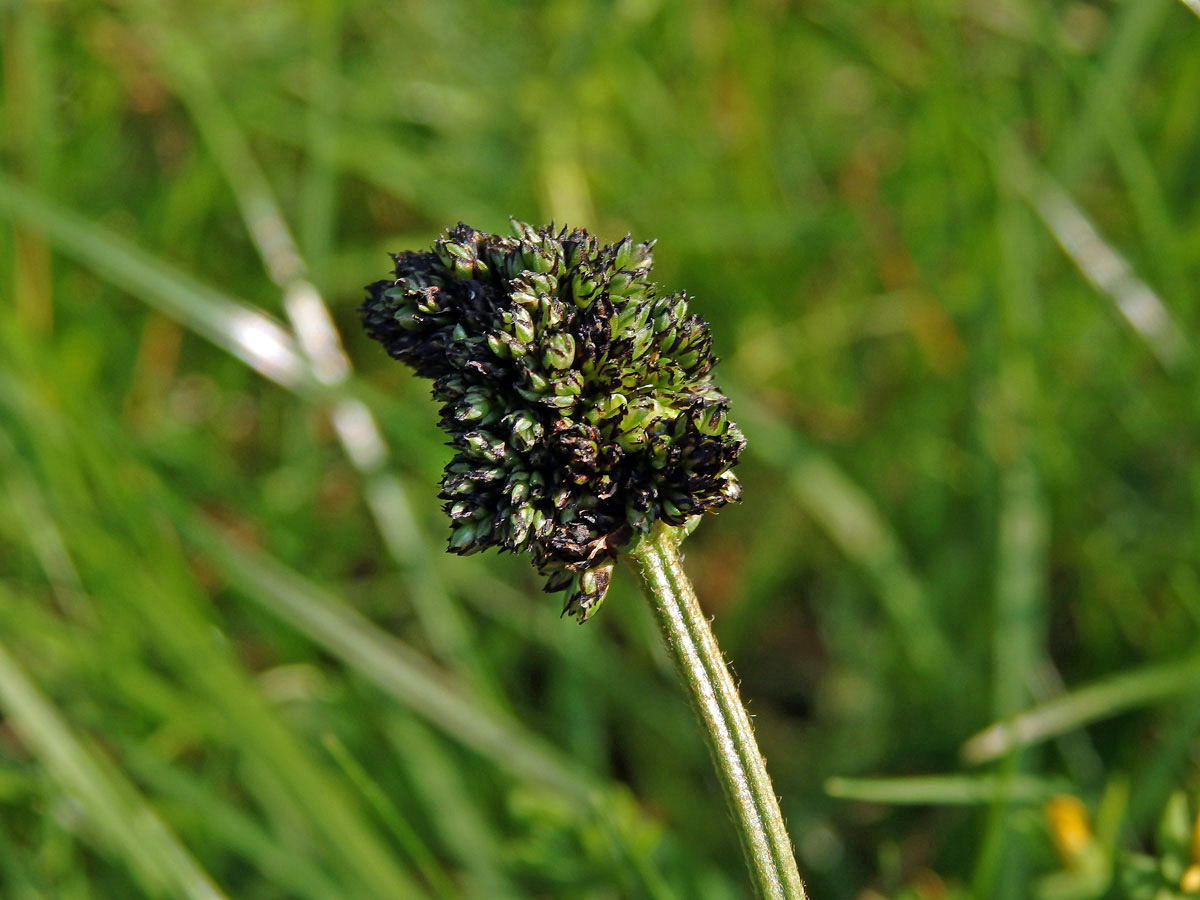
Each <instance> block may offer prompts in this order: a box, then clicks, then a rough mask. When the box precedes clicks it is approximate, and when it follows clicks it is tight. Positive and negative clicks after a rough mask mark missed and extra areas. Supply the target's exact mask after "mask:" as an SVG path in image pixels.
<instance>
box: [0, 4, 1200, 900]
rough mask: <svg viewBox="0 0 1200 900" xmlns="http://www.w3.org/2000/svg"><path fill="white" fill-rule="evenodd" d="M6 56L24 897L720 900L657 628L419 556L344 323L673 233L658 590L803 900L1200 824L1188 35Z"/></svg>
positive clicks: (1056, 29) (494, 31) (256, 34)
mask: <svg viewBox="0 0 1200 900" xmlns="http://www.w3.org/2000/svg"><path fill="white" fill-rule="evenodd" d="M0 55H2V57H0V62H2V72H3V83H2V85H0V89H2V93H0V154H2V155H0V219H2V220H3V222H4V224H3V226H2V227H0V286H2V287H0V300H3V306H2V307H0V308H2V309H3V313H2V314H0V715H2V717H3V718H2V719H0V895H2V896H4V897H5V898H8V897H10V896H11V897H16V898H21V900H25V898H75V897H79V898H83V897H121V898H125V897H141V896H145V897H188V898H215V897H222V896H228V897H234V898H264V900H267V898H284V897H288V898H290V897H306V898H335V897H352V898H369V897H389V898H390V897H409V896H412V897H439V898H442V897H485V898H493V897H495V898H505V897H556V898H558V897H563V898H573V897H578V898H588V900H593V898H594V900H600V898H608V897H614V898H615V897H653V898H670V897H678V898H684V897H688V898H690V897H703V898H714V900H719V898H735V897H743V896H745V891H746V886H745V881H744V879H743V876H742V874H741V867H740V860H739V859H738V850H737V846H736V840H735V838H734V836H733V834H732V832H731V829H730V827H729V825H728V823H727V822H726V819H725V814H724V810H723V806H722V804H721V802H720V799H719V796H718V788H717V785H716V783H715V781H713V780H712V778H711V777H710V776H709V775H708V773H707V760H706V759H705V756H704V750H703V747H702V744H701V741H700V737H699V735H698V734H697V732H696V730H695V728H694V727H693V726H692V724H691V722H690V719H689V718H688V713H687V710H686V708H685V706H684V703H683V701H682V698H681V697H680V696H679V695H678V693H677V691H676V690H675V685H674V684H673V681H672V678H671V672H670V667H669V665H668V663H667V661H666V660H665V658H664V657H663V655H662V653H661V651H660V650H659V648H658V647H657V645H656V642H655V641H656V638H655V635H654V633H653V629H652V626H651V623H650V621H649V619H648V616H647V614H646V612H645V611H644V610H643V609H642V606H641V604H640V600H639V598H638V597H637V596H636V594H635V592H634V591H633V589H632V585H631V584H629V583H628V582H626V581H624V580H622V581H621V582H620V583H618V584H617V585H616V586H615V588H614V591H613V594H612V596H611V598H610V599H609V601H608V602H607V603H606V605H605V608H604V610H603V613H602V614H601V615H599V616H597V618H596V619H595V620H594V621H593V622H591V623H589V624H588V625H587V626H586V627H583V628H578V627H575V626H574V625H573V624H569V623H566V622H562V621H560V620H559V619H558V609H557V605H556V601H555V600H554V599H553V598H549V597H545V596H542V595H540V594H539V593H538V592H537V589H536V588H537V586H536V583H535V580H534V579H533V578H531V577H530V572H529V569H528V566H527V565H526V563H525V562H524V561H523V560H513V559H510V558H500V557H493V556H490V555H488V556H484V557H482V558H481V557H471V558H466V559H459V558H455V557H449V556H447V555H445V554H443V553H442V552H441V548H442V534H443V532H444V530H445V528H444V524H443V522H442V521H441V518H440V517H441V514H440V512H439V510H438V504H437V502H436V499H435V495H436V481H437V478H438V473H439V471H440V468H441V465H442V464H443V461H444V460H443V456H444V453H445V449H444V448H443V447H442V446H441V444H440V441H441V438H440V436H439V435H438V434H437V432H436V429H435V427H434V419H435V416H434V415H433V410H432V404H431V403H430V401H429V400H428V397H427V394H426V387H425V385H424V384H422V383H419V382H417V381H415V380H414V379H412V378H410V377H409V376H408V374H407V373H406V372H405V371H403V370H402V367H400V366H395V365H392V364H390V362H389V361H388V360H387V359H386V358H384V357H383V356H382V354H380V353H379V352H378V349H377V348H376V347H374V346H369V345H368V342H367V341H366V340H365V338H364V337H363V336H362V335H361V334H360V333H359V329H358V326H357V321H356V318H357V316H356V307H357V304H358V302H359V299H360V296H361V291H360V287H359V286H360V285H362V284H365V283H366V282H368V281H371V280H374V279H376V278H378V277H381V275H382V273H383V272H385V271H386V266H387V258H386V252H387V251H389V250H399V249H404V248H410V247H416V246H420V245H424V244H427V243H428V242H429V241H430V240H431V239H432V238H433V237H434V236H435V235H436V234H437V233H438V232H439V231H440V230H441V229H442V228H443V227H445V226H447V225H450V224H452V223H454V222H456V221H458V220H459V219H462V220H465V221H467V222H469V223H471V224H472V225H475V226H477V227H481V228H487V229H490V230H502V229H504V228H505V227H506V224H507V217H508V216H509V215H514V216H517V217H520V218H522V219H525V220H529V221H537V222H540V221H545V220H550V219H556V220H557V221H559V222H569V223H571V224H572V225H573V224H583V225H586V226H588V227H589V228H591V229H592V230H594V231H596V232H598V233H599V234H600V235H601V236H602V237H604V238H606V239H615V238H617V237H620V236H621V235H623V234H625V233H626V232H632V233H633V234H634V235H635V236H636V237H639V238H650V237H655V238H658V239H659V241H660V243H659V245H658V247H657V250H656V261H657V272H658V279H659V281H660V282H661V283H662V284H664V285H666V286H668V287H669V288H671V289H680V288H686V289H687V290H688V291H689V293H692V294H694V295H695V297H696V300H695V306H696V309H697V310H698V311H699V312H701V313H702V314H703V315H705V316H706V317H707V318H709V319H710V320H711V321H712V323H713V332H714V335H715V338H716V343H717V349H718V353H719V354H720V355H721V356H722V357H723V362H722V363H721V366H720V368H719V370H718V371H719V372H720V373H721V374H720V378H719V379H718V380H719V381H720V382H721V383H722V385H723V386H725V387H727V388H728V390H729V393H730V395H731V396H732V397H734V399H735V403H736V407H735V410H736V416H735V417H736V418H738V420H739V421H740V423H741V424H742V425H743V427H744V430H745V431H746V433H747V436H748V438H749V441H750V444H749V448H748V451H747V454H746V459H745V462H744V464H743V466H742V468H741V470H740V471H741V474H742V476H743V480H744V483H745V502H744V503H743V504H742V505H741V506H740V507H738V508H736V509H731V510H727V511H724V512H722V514H721V515H720V516H718V517H716V518H714V519H712V520H711V521H709V522H707V523H705V525H704V527H703V528H701V529H699V531H698V532H697V533H696V535H695V536H694V537H693V538H691V539H690V541H689V544H688V557H689V558H688V564H689V566H690V567H691V569H692V571H693V574H694V576H695V577H696V580H697V582H698V584H699V586H700V594H701V599H702V602H704V603H705V605H706V607H707V608H708V609H709V610H711V612H712V613H713V614H714V616H715V617H716V621H715V627H716V629H717V632H718V636H719V638H720V639H721V641H722V642H723V645H724V646H725V649H726V651H727V652H728V653H729V654H730V656H731V658H732V660H733V662H734V666H735V669H736V671H737V674H738V676H739V677H740V679H741V682H742V689H743V692H744V694H745V696H746V698H747V699H748V701H749V703H750V706H751V710H752V712H754V713H755V716H756V723H757V728H758V731H759V735H760V740H761V742H762V745H763V749H764V752H765V754H766V756H767V758H768V763H769V766H770V768H771V770H772V773H773V776H774V779H775V782H776V787H777V789H778V790H779V792H780V793H781V795H782V798H783V805H784V811H785V814H786V815H787V817H788V820H789V824H790V826H791V829H792V832H793V835H794V837H795V839H796V841H797V846H798V851H799V860H800V866H801V870H802V872H803V873H804V875H805V877H806V879H807V880H808V882H809V886H810V889H811V892H812V894H813V896H815V897H817V898H821V897H852V896H855V895H856V894H857V893H859V892H861V891H864V890H872V891H879V892H882V893H883V894H895V893H898V892H900V891H901V889H902V886H903V885H905V884H910V883H911V884H915V885H916V887H915V888H913V890H914V891H916V893H915V894H912V895H911V896H922V897H932V896H935V893H936V892H935V888H936V886H937V885H941V884H945V885H950V886H951V888H950V890H957V889H958V888H961V889H962V890H964V891H969V892H970V894H971V895H972V896H977V897H1014V898H1015V897H1028V896H1039V897H1047V898H1048V897H1051V896H1058V895H1057V894H1053V891H1054V890H1060V887H1050V886H1048V885H1051V884H1054V885H1061V883H1062V879H1059V881H1058V882H1046V881H1044V880H1042V877H1043V876H1045V875H1047V874H1048V873H1051V872H1053V871H1054V870H1055V869H1056V868H1057V867H1058V866H1059V863H1058V862H1056V861H1055V858H1054V853H1053V840H1052V835H1051V834H1050V833H1048V829H1050V827H1051V826H1050V825H1049V824H1048V820H1047V819H1046V818H1045V817H1044V816H1043V815H1042V814H1041V812H1040V807H1039V804H1040V802H1041V801H1042V799H1043V798H1044V797H1045V796H1047V795H1048V794H1049V793H1051V792H1053V791H1060V790H1064V789H1066V790H1069V791H1071V792H1073V793H1076V794H1078V795H1079V796H1080V797H1081V798H1083V799H1084V801H1085V802H1086V803H1088V804H1089V805H1090V806H1092V808H1093V810H1095V811H1096V812H1097V813H1098V814H1099V815H1100V817H1101V819H1102V820H1106V819H1105V816H1107V817H1108V819H1115V820H1119V825H1117V826H1113V827H1112V828H1111V829H1108V830H1109V831H1111V832H1112V834H1113V835H1115V837H1114V838H1113V840H1115V841H1119V842H1120V843H1121V845H1122V846H1127V847H1135V846H1139V845H1140V842H1141V841H1142V840H1143V839H1144V837H1145V836H1146V835H1147V834H1148V833H1149V829H1150V828H1151V826H1152V824H1153V823H1154V822H1155V821H1156V820H1157V818H1158V814H1159V812H1160V810H1161V808H1162V806H1163V805H1164V803H1165V802H1166V798H1167V796H1168V795H1169V794H1170V792H1171V791H1172V790H1174V789H1176V788H1178V787H1185V788H1189V787H1190V788H1195V787H1196V786H1197V770H1196V765H1195V762H1196V758H1197V752H1198V750H1200V743H1198V742H1197V736H1198V734H1200V715H1198V714H1197V709H1198V708H1200V707H1198V706H1197V702H1196V701H1197V699H1198V698H1200V680H1197V676H1196V671H1197V669H1196V662H1195V660H1196V652H1197V650H1198V649H1200V627H1198V626H1200V543H1198V542H1197V534H1198V533H1200V532H1198V531H1197V529H1196V526H1195V522H1196V518H1197V505H1198V501H1200V465H1198V464H1197V462H1198V460H1200V427H1198V423H1200V415H1198V414H1200V404H1198V402H1197V397H1198V396H1200V377H1198V375H1200V373H1198V371H1197V358H1196V349H1195V337H1194V335H1195V333H1196V330H1197V323H1198V317H1200V303H1198V295H1200V291H1198V289H1197V284H1198V277H1200V262H1198V261H1200V212H1198V210H1200V202H1198V200H1200V120H1198V119H1197V117H1196V115H1195V108H1196V107H1195V98H1196V97H1197V96H1198V95H1200V19H1198V18H1197V17H1196V16H1194V15H1192V14H1191V13H1190V12H1189V10H1188V8H1187V7H1186V6H1185V5H1183V4H1181V3H1178V2H1172V0H1138V2H1136V3H1133V2H1128V3H1115V2H1114V3H1106V2H1097V3H1084V2H1073V3H1052V4H1042V5H1039V4H1032V3H1026V2H1023V0H1012V2H1007V3H1003V4H993V5H984V4H966V5H957V4H949V3H939V2H934V0H922V2H918V3H902V4H895V3H883V2H879V0H872V2H868V3H863V4H857V5H850V4H839V3H832V2H816V3H810V4H805V5H797V4H787V3H782V2H779V0H764V2H754V3H745V4H720V3H715V2H703V3H685V2H682V0H620V2H617V3H615V4H605V3H598V2H590V0H584V2H573V3H568V2H564V0H551V2H546V3H537V4H535V3H511V4H482V3H468V2H455V0H448V2H443V3H438V4H425V3H397V4H391V5H385V6H379V5H371V4H365V3H358V2H354V0H351V2H348V3H345V4H339V3H334V2H332V0H308V2H305V3H295V4H288V3H281V2H271V0H262V2H259V3H255V4H252V5H249V6H246V5H240V4H232V3H227V2H218V3H214V4H207V5H198V4H196V5H188V4H180V3H151V2H138V0H114V2H112V3H109V4H104V5H101V4H89V3H82V2H69V0H59V2H50V0H40V2H21V0H8V2H7V3H4V4H3V5H0ZM322 304H324V307H323V306H322ZM324 308H327V309H328V316H329V317H328V318H326V317H325V313H324V312H323V309H324ZM338 334H340V339H341V342H342V343H343V344H344V347H345V354H344V355H343V354H342V352H341V350H340V349H339V347H338V344H337V342H336V340H334V338H335V337H336V335H338ZM348 363H349V365H348ZM1026 710H1029V712H1028V713H1026V714H1024V715H1021V716H1018V717H1017V718H1016V719H1014V720H1013V724H1012V727H1011V729H1007V730H1006V729H1005V728H993V729H991V730H988V731H984V729H985V728H988V726H990V725H992V724H993V723H995V722H998V721H1001V720H1004V719H1006V718H1007V717H1009V716H1012V715H1014V714H1017V713H1021V712H1022V711H1026ZM976 735H977V736H976ZM973 736H976V737H974V738H973V739H972V737H973ZM968 739H971V740H970V741H969V742H968ZM875 776H890V777H889V778H881V779H879V780H870V779H872V778H874V777H875ZM904 776H922V777H921V778H905V777H904ZM938 776H944V777H938ZM827 779H835V780H833V781H830V782H829V791H828V792H827V791H826V789H825V788H826V780H827ZM862 779H867V780H862ZM1126 792H1127V796H1128V801H1127V802H1124V801H1120V799H1119V798H1121V797H1124V796H1126ZM1113 798H1118V799H1116V800H1114V799H1113ZM1114 809H1116V810H1117V811H1116V812H1115V813H1114V812H1112V810H1114ZM1103 810H1108V813H1104V812H1103ZM1106 821H1107V820H1106ZM1105 833H1108V832H1107V831H1106V832H1105ZM931 873H936V875H934V874H931ZM1058 874H1062V873H1058ZM1088 889H1089V890H1092V888H1090V887H1089V888H1088ZM931 891H934V892H935V893H930V892H931ZM1094 895H1096V894H1095V893H1092V894H1087V896H1094Z"/></svg>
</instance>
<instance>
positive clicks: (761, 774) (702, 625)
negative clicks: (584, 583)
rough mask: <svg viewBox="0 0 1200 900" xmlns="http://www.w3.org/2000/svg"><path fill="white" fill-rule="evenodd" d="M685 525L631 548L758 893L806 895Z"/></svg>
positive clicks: (770, 897)
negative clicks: (689, 571)
mask: <svg viewBox="0 0 1200 900" xmlns="http://www.w3.org/2000/svg"><path fill="white" fill-rule="evenodd" d="M682 532H683V529H681V528H671V527H668V526H665V525H658V526H656V527H655V529H654V530H653V531H652V532H650V534H648V535H647V536H646V537H644V538H643V539H642V540H641V541H640V542H639V543H638V544H637V545H636V546H635V547H634V548H633V550H632V551H631V552H630V554H629V556H630V558H631V559H632V561H633V568H634V571H635V572H636V573H637V575H638V578H639V580H640V582H641V585H642V590H643V592H644V593H645V595H646V597H647V599H648V600H649V601H650V606H651V608H652V609H653V611H654V617H655V620H656V621H657V622H658V627H659V629H660V630H661V631H662V635H663V639H664V640H665V641H666V644H667V649H668V650H669V651H670V654H671V657H672V658H673V659H674V661H675V668H676V670H677V671H678V672H679V675H680V677H681V678H682V679H683V682H684V684H685V685H687V689H688V694H689V698H690V700H691V703H692V707H693V709H695V711H696V714H697V715H698V716H699V717H700V724H701V726H702V729H703V731H704V736H705V738H706V740H707V741H708V747H709V750H710V751H711V752H712V756H713V761H714V763H715V764H716V767H717V774H718V776H719V777H720V779H721V784H722V786H723V787H724V789H725V798H726V800H727V801H728V802H729V811H730V814H731V815H732V816H733V821H734V824H735V825H736V826H737V829H738V835H739V837H740V838H741V841H742V849H743V850H744V851H745V854H746V864H747V865H748V866H749V868H750V874H751V878H752V879H753V881H754V886H755V889H756V891H757V893H758V896H759V897H760V898H763V900H805V894H804V886H803V885H802V884H801V883H800V875H799V873H798V872H797V871H796V859H795V856H794V854H793V852H792V842H791V840H790V839H789V838H788V834H787V829H785V828H784V825H783V815H782V813H780V811H779V801H778V799H777V798H776V796H775V790H774V788H772V787H771V779H770V777H769V776H768V775H767V767H766V765H765V764H764V762H763V758H762V754H761V753H760V752H759V750H758V744H757V742H756V741H755V740H754V730H753V729H752V728H751V727H750V717H749V715H747V713H746V708H745V707H744V706H742V701H741V698H740V697H739V696H738V690H737V685H735V684H734V681H733V676H732V675H730V672H729V668H728V667H727V666H726V665H725V658H724V656H723V655H722V653H721V648H720V647H718V646H717V641H716V638H715V637H713V633H712V629H710V628H709V626H708V618H707V617H706V616H705V615H704V612H703V610H701V609H700V604H699V603H698V602H697V601H696V592H695V591H694V590H693V589H692V584H691V582H690V581H688V577H687V575H685V574H684V571H683V565H682V561H681V557H680V555H679V537H680V535H681V534H682Z"/></svg>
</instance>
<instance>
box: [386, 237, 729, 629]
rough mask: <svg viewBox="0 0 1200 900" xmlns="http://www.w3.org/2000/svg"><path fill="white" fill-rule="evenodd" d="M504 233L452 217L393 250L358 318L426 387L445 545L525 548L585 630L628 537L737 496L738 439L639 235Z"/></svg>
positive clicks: (678, 305) (692, 331)
mask: <svg viewBox="0 0 1200 900" xmlns="http://www.w3.org/2000/svg"><path fill="white" fill-rule="evenodd" d="M513 230H514V236H513V237H501V236H499V235H494V234H485V233H483V232H480V231H476V230H475V229H473V228H470V227H468V226H466V225H463V224H461V223H460V224H459V225H458V226H456V227H454V228H452V229H450V230H449V231H448V232H447V233H446V235H445V237H443V238H440V239H439V240H437V241H435V242H434V245H433V247H432V249H431V250H430V251H428V252H418V253H412V252H408V253H401V254H398V255H394V256H393V259H394V260H395V277H394V278H393V279H390V280H386V281H379V282H376V283H375V284H372V285H369V286H368V287H367V291H368V294H369V296H368V298H367V300H366V301H365V302H364V303H363V306H362V317H363V324H364V326H365V328H366V330H367V332H368V334H370V335H371V337H373V338H375V339H376V340H378V341H379V342H380V343H382V344H383V346H384V347H385V348H386V350H387V352H388V354H389V355H391V356H392V357H393V358H395V359H398V360H401V361H402V362H405V363H407V364H408V365H410V366H412V368H413V369H414V370H415V371H416V373H417V374H418V375H421V376H424V377H426V378H430V379H432V380H433V396H434V398H435V399H436V400H438V401H439V402H440V403H441V404H442V407H441V426H442V428H443V429H445V430H446V431H447V432H448V433H449V434H450V435H451V438H452V440H451V446H452V447H453V448H454V449H455V451H456V453H455V455H454V458H453V459H452V460H451V461H450V464H449V465H448V466H447V467H446V471H445V476H444V477H443V479H442V492H441V494H440V496H441V498H442V499H443V500H444V501H445V510H446V513H447V514H448V515H449V516H450V520H451V533H450V545H449V549H450V551H451V552H453V553H460V554H467V553H474V552H476V551H478V550H482V549H484V548H487V547H498V548H500V549H501V550H511V551H514V552H515V551H521V550H526V551H530V552H531V553H532V554H533V560H534V564H535V565H536V566H537V568H538V570H539V571H540V572H541V573H542V574H544V575H546V576H548V581H547V584H546V590H547V591H551V592H553V591H560V590H567V591H569V592H570V593H569V595H568V598H567V601H566V606H565V609H564V612H567V613H570V614H572V615H576V616H578V617H579V619H580V620H581V621H582V620H584V619H586V618H587V617H588V616H589V615H591V613H592V612H594V611H595V609H596V607H597V606H598V605H599V604H600V602H601V601H602V600H603V598H604V594H605V591H606V590H607V588H608V582H609V577H610V575H611V572H612V568H613V563H614V561H615V558H616V555H617V553H618V551H619V550H620V549H621V548H622V547H624V546H625V545H627V544H628V543H629V542H630V541H631V540H632V539H633V538H634V537H635V536H636V535H637V534H640V533H644V532H646V531H648V530H649V528H650V526H651V525H653V524H654V523H655V522H656V521H658V520H660V519H661V520H663V521H664V522H667V523H668V524H671V525H681V524H684V523H685V522H687V521H688V520H689V519H691V518H692V517H694V516H697V515H699V514H700V513H703V512H706V511H709V510H714V509H716V508H718V507H720V506H723V505H724V504H726V503H729V502H731V501H734V500H737V499H738V497H739V490H740V489H739V486H738V482H737V479H736V478H735V477H734V475H733V473H732V472H731V469H732V467H733V466H734V465H735V464H736V463H737V459H738V455H739V453H740V452H741V450H742V447H743V446H744V444H745V441H744V439H743V437H742V434H741V432H740V431H739V430H738V428H737V426H736V425H734V424H733V423H732V422H731V421H730V420H729V418H728V415H727V408H728V401H727V399H726V398H725V396H724V395H723V394H722V393H721V392H720V390H718V389H717V387H716V386H715V385H714V384H713V383H712V380H711V377H710V374H709V373H710V371H711V370H712V367H713V363H714V362H715V360H714V358H713V356H712V351H711V343H712V341H711V338H710V336H709V333H708V326H707V324H706V323H705V322H704V320H703V319H701V318H700V317H698V316H694V315H690V314H689V313H688V300H687V296H686V295H685V294H683V293H679V294H670V295H661V296H660V295H659V294H658V292H657V290H656V288H655V285H654V284H653V283H652V282H651V281H650V279H649V275H650V267H651V264H652V261H651V255H650V250H651V247H652V246H653V242H651V243H645V244H635V243H634V242H633V241H632V240H630V239H629V238H628V237H627V238H625V239H624V240H622V241H619V242H617V243H615V244H611V245H606V246H601V244H600V243H599V241H597V240H596V238H594V237H592V236H591V235H589V234H588V233H587V232H586V231H584V230H583V229H575V230H574V231H571V232H568V231H567V230H566V229H565V228H564V229H563V230H562V231H559V232H557V233H555V231H554V228H553V226H551V227H548V228H540V229H535V228H532V227H530V226H529V225H525V224H523V223H520V222H514V223H513Z"/></svg>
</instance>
